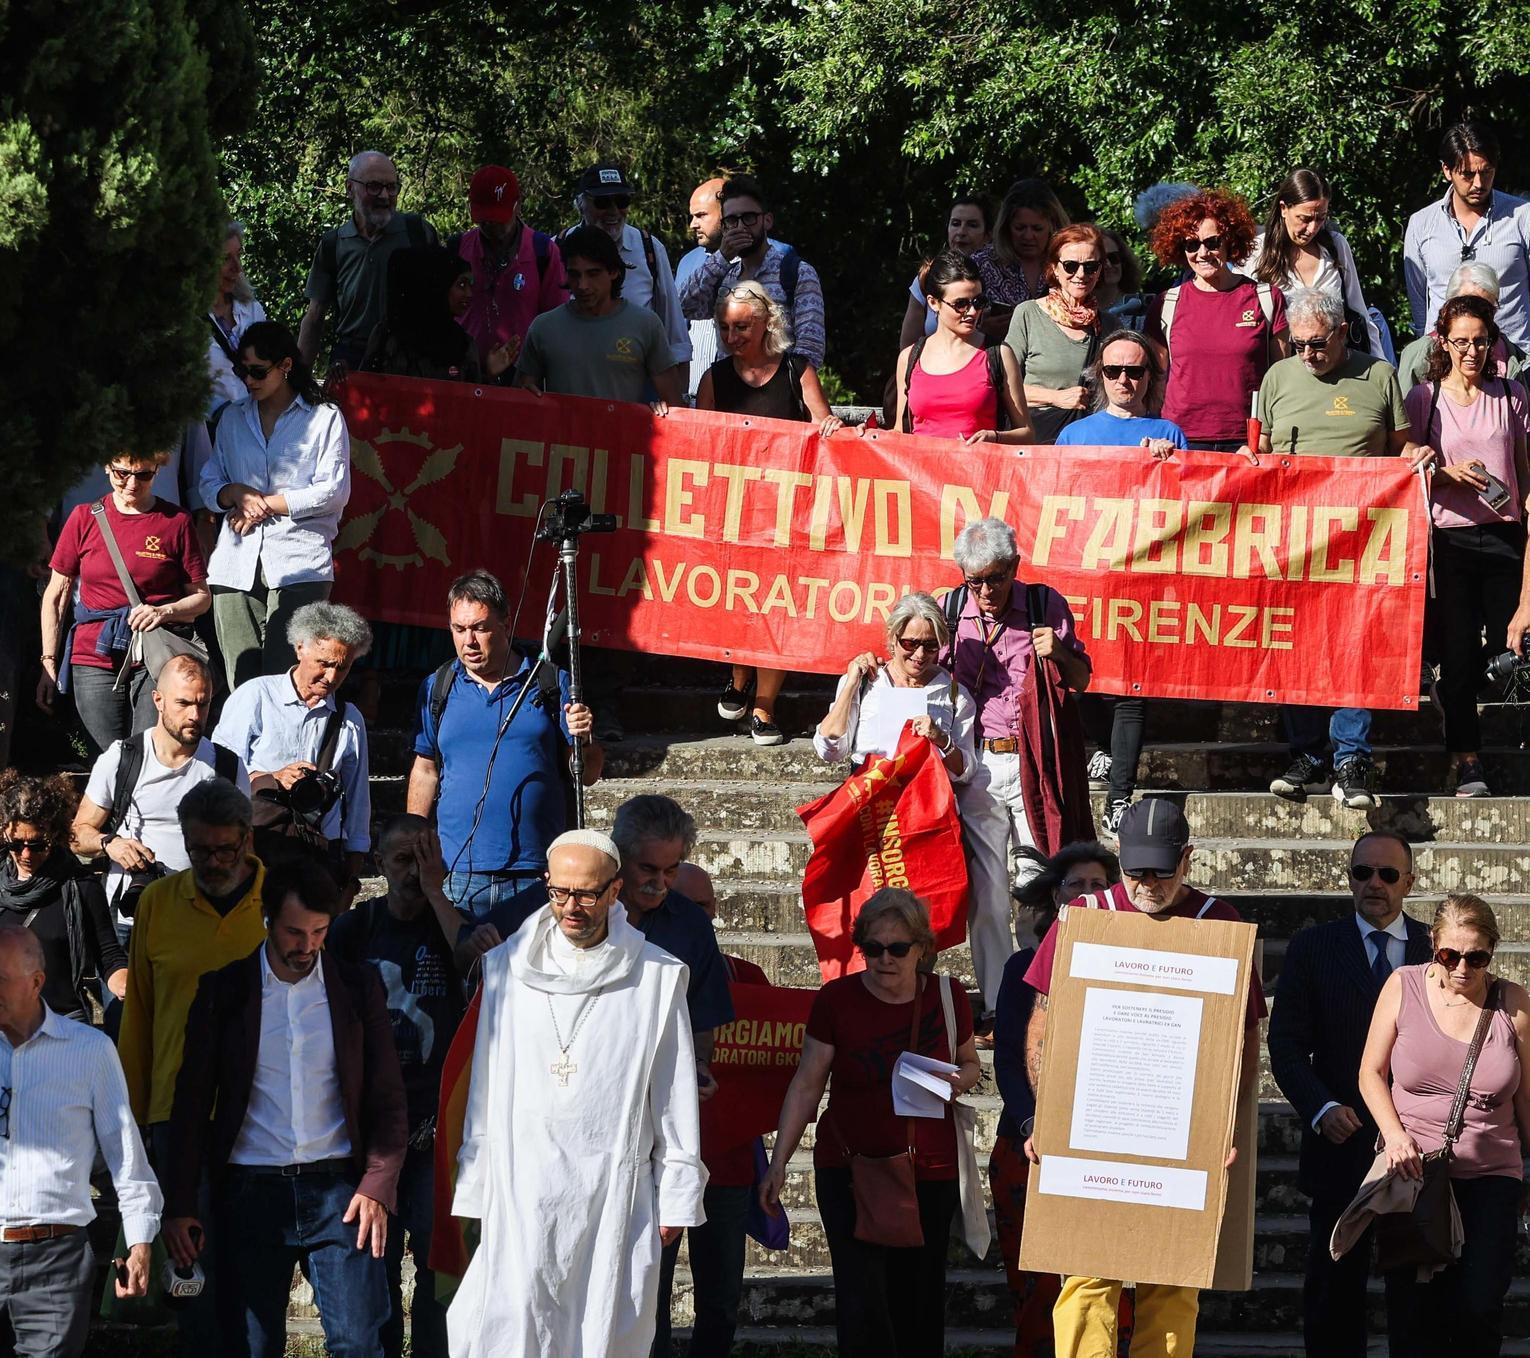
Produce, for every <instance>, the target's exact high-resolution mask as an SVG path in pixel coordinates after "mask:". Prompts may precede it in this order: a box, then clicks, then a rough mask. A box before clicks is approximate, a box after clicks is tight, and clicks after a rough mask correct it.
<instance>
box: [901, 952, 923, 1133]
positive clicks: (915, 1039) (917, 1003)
mask: <svg viewBox="0 0 1530 1358" xmlns="http://www.w3.org/2000/svg"><path fill="white" fill-rule="evenodd" d="M923 1008H924V977H923V976H922V975H920V976H916V977H915V978H914V1017H913V1018H911V1019H910V1020H909V1024H908V1050H909V1051H911V1052H918V1050H919V1011H920V1010H921V1009H923ZM903 1121H904V1122H905V1123H907V1124H908V1126H907V1131H908V1156H909V1159H910V1160H912V1159H914V1158H915V1153H914V1119H913V1118H912V1117H906V1118H904V1119H903Z"/></svg>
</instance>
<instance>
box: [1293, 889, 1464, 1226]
mask: <svg viewBox="0 0 1530 1358" xmlns="http://www.w3.org/2000/svg"><path fill="white" fill-rule="evenodd" d="M1403 918H1404V919H1406V920H1407V924H1408V940H1407V943H1406V944H1405V946H1404V949H1403V963H1404V965H1406V966H1413V965H1416V964H1419V963H1423V962H1427V961H1428V960H1429V959H1430V958H1431V957H1432V956H1433V955H1434V944H1433V943H1432V942H1431V940H1430V936H1429V930H1428V928H1427V927H1426V926H1425V925H1422V924H1420V923H1419V922H1418V921H1417V920H1415V919H1411V918H1409V917H1408V916H1406V915H1405V916H1404V917H1403ZM1380 994H1381V986H1380V984H1379V983H1378V982H1377V980H1376V977H1375V974H1374V973H1373V972H1372V971H1371V950H1370V949H1369V948H1368V947H1367V946H1366V942H1365V939H1364V937H1363V936H1362V935H1361V933H1360V929H1359V926H1358V925H1357V924H1356V923H1355V914H1354V911H1353V910H1346V911H1345V912H1344V917H1343V918H1342V919H1336V920H1330V921H1329V922H1328V923H1326V924H1314V925H1312V926H1310V927H1309V928H1306V929H1303V930H1301V931H1300V932H1299V933H1298V934H1297V935H1296V936H1295V937H1294V938H1292V940H1291V942H1290V944H1289V945H1288V946H1287V948H1286V957H1285V963H1284V965H1283V966H1282V967H1281V969H1280V980H1279V983H1278V984H1277V986H1276V989H1275V1005H1274V1008H1273V1009H1272V1010H1271V1012H1270V1029H1269V1046H1270V1070H1271V1073H1272V1074H1273V1075H1274V1076H1275V1083H1276V1084H1278V1085H1279V1086H1280V1092H1281V1093H1282V1094H1284V1095H1285V1096H1286V1098H1288V1099H1290V1101H1291V1106H1292V1107H1293V1108H1295V1109H1296V1115H1297V1116H1298V1117H1299V1118H1300V1119H1301V1121H1302V1150H1301V1166H1300V1175H1299V1183H1300V1186H1301V1189H1302V1191H1303V1192H1304V1193H1307V1194H1309V1195H1313V1196H1317V1195H1319V1194H1322V1193H1325V1192H1327V1193H1331V1194H1350V1193H1353V1192H1354V1190H1355V1188H1356V1187H1358V1185H1359V1182H1360V1179H1361V1178H1362V1177H1363V1176H1364V1173H1365V1169H1366V1167H1367V1166H1368V1165H1369V1164H1370V1162H1371V1159H1372V1156H1373V1155H1374V1153H1375V1145H1376V1124H1375V1122H1374V1121H1373V1120H1372V1118H1371V1115H1370V1113H1369V1112H1368V1111H1367V1109H1366V1106H1365V1101H1364V1100H1363V1099H1362V1098H1361V1097H1360V1057H1361V1056H1362V1054H1363V1053H1364V1051H1365V1039H1366V1035H1367V1034H1368V1033H1369V1032H1370V1027H1371V1011H1372V1010H1374V1009H1375V1007H1376V999H1377V997H1378V996H1379V995H1380ZM1330 1101H1332V1102H1335V1103H1340V1104H1347V1105H1348V1106H1349V1107H1350V1108H1353V1109H1354V1110H1355V1115H1356V1116H1357V1117H1358V1118H1359V1119H1360V1122H1361V1128H1360V1130H1359V1131H1358V1132H1356V1133H1355V1134H1354V1135H1353V1136H1352V1137H1350V1138H1349V1140H1348V1141H1347V1142H1345V1143H1344V1145H1342V1146H1335V1145H1333V1144H1332V1143H1331V1142H1329V1141H1327V1140H1325V1139H1324V1138H1323V1137H1322V1136H1321V1135H1319V1134H1318V1133H1317V1132H1315V1131H1313V1130H1312V1119H1313V1118H1314V1117H1316V1116H1317V1112H1318V1109H1320V1108H1321V1107H1322V1106H1323V1105H1324V1104H1325V1103H1328V1102H1330ZM1357 1167H1358V1168H1357Z"/></svg>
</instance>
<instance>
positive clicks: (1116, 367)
mask: <svg viewBox="0 0 1530 1358" xmlns="http://www.w3.org/2000/svg"><path fill="white" fill-rule="evenodd" d="M1100 371H1101V372H1102V373H1104V374H1105V379H1106V381H1109V382H1119V381H1120V380H1121V376H1122V374H1123V373H1124V374H1125V375H1126V376H1127V377H1129V378H1131V380H1132V381H1133V382H1140V381H1142V379H1143V378H1144V377H1145V376H1146V375H1147V364H1145V363H1102V364H1100Z"/></svg>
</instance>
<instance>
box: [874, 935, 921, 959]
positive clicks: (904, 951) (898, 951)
mask: <svg viewBox="0 0 1530 1358" xmlns="http://www.w3.org/2000/svg"><path fill="white" fill-rule="evenodd" d="M913 950H914V945H913V944H912V943H908V942H904V943H878V942H877V941H876V940H875V939H872V940H871V942H869V943H862V944H861V951H862V952H863V953H865V954H866V956H867V957H869V958H870V959H871V960H872V961H873V962H875V961H876V960H877V958H879V957H880V956H881V955H882V954H883V953H885V952H886V953H891V954H892V955H893V956H894V957H897V958H900V959H901V958H904V957H907V956H908V955H909V953H911V952H912V951H913Z"/></svg>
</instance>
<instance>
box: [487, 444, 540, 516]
mask: <svg viewBox="0 0 1530 1358" xmlns="http://www.w3.org/2000/svg"><path fill="white" fill-rule="evenodd" d="M522 459H524V460H525V463H526V465H527V466H528V467H540V466H541V465H542V445H541V444H540V443H539V442H537V441H536V440H535V439H500V441H499V487H498V493H497V494H496V495H495V498H494V512H495V513H496V514H509V515H512V516H513V517H515V518H518V519H534V518H536V516H537V511H538V509H540V507H541V504H542V497H541V496H540V495H538V494H537V493H536V492H535V491H533V492H532V493H531V494H530V495H523V496H521V498H520V499H519V500H517V499H516V498H515V469H516V464H517V463H518V462H520V461H521V460H522Z"/></svg>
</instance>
